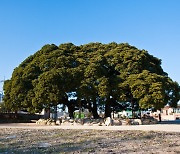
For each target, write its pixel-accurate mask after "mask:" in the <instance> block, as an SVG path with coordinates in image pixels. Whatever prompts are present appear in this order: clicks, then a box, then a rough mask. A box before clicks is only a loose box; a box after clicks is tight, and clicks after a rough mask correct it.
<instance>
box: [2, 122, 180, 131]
mask: <svg viewBox="0 0 180 154" xmlns="http://www.w3.org/2000/svg"><path fill="white" fill-rule="evenodd" d="M2 128H21V129H86V130H89V129H91V130H121V131H122V130H141V131H161V132H162V131H163V132H180V124H155V125H131V126H84V125H60V126H40V125H36V124H35V123H10V124H0V129H2Z"/></svg>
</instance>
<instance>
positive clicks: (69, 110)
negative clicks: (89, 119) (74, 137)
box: [67, 105, 75, 119]
mask: <svg viewBox="0 0 180 154" xmlns="http://www.w3.org/2000/svg"><path fill="white" fill-rule="evenodd" d="M67 107H68V113H69V117H70V118H72V119H74V111H75V108H74V107H73V106H72V105H68V106H67Z"/></svg>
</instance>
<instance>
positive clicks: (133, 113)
mask: <svg viewBox="0 0 180 154" xmlns="http://www.w3.org/2000/svg"><path fill="white" fill-rule="evenodd" d="M131 108H132V118H133V119H134V118H135V112H134V100H133V97H132V96H131Z"/></svg>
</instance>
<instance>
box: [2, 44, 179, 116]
mask: <svg viewBox="0 0 180 154" xmlns="http://www.w3.org/2000/svg"><path fill="white" fill-rule="evenodd" d="M4 91H5V97H4V105H5V106H6V109H7V111H13V112H17V111H18V110H27V111H29V112H33V113H35V112H40V111H41V110H42V109H50V108H52V107H56V106H57V105H58V104H62V105H63V106H66V107H67V108H68V111H69V115H70V117H72V118H73V112H74V111H75V110H76V109H80V110H81V109H89V111H90V112H92V114H93V117H94V118H98V117H99V115H98V110H104V111H105V117H110V116H111V112H112V111H119V110H121V109H124V108H125V107H126V104H130V106H131V108H132V111H134V110H135V107H139V108H142V109H147V108H154V109H160V108H162V107H164V106H165V105H167V104H169V105H170V106H172V107H176V106H177V103H178V101H179V99H180V87H179V85H178V83H177V82H174V81H172V79H171V78H170V77H168V74H167V73H166V72H164V71H163V69H162V67H161V60H160V59H158V58H156V57H154V56H152V55H150V54H149V53H148V52H147V51H145V50H139V49H137V48H136V47H134V46H130V45H129V44H124V43H122V44H117V43H114V42H113V43H110V44H101V43H89V44H85V45H81V46H75V45H74V44H72V43H67V44H61V45H60V46H59V47H58V46H56V45H54V44H51V45H45V46H43V47H42V49H41V50H39V51H37V52H36V53H35V54H34V55H31V56H29V57H28V58H27V59H25V60H24V61H23V62H22V63H21V64H20V65H19V66H18V67H17V68H15V70H14V72H13V74H12V77H11V79H10V80H7V81H6V82H5V83H4Z"/></svg>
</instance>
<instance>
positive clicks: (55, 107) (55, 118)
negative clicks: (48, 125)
mask: <svg viewBox="0 0 180 154" xmlns="http://www.w3.org/2000/svg"><path fill="white" fill-rule="evenodd" d="M54 120H55V121H56V120H57V105H56V106H54Z"/></svg>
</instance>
